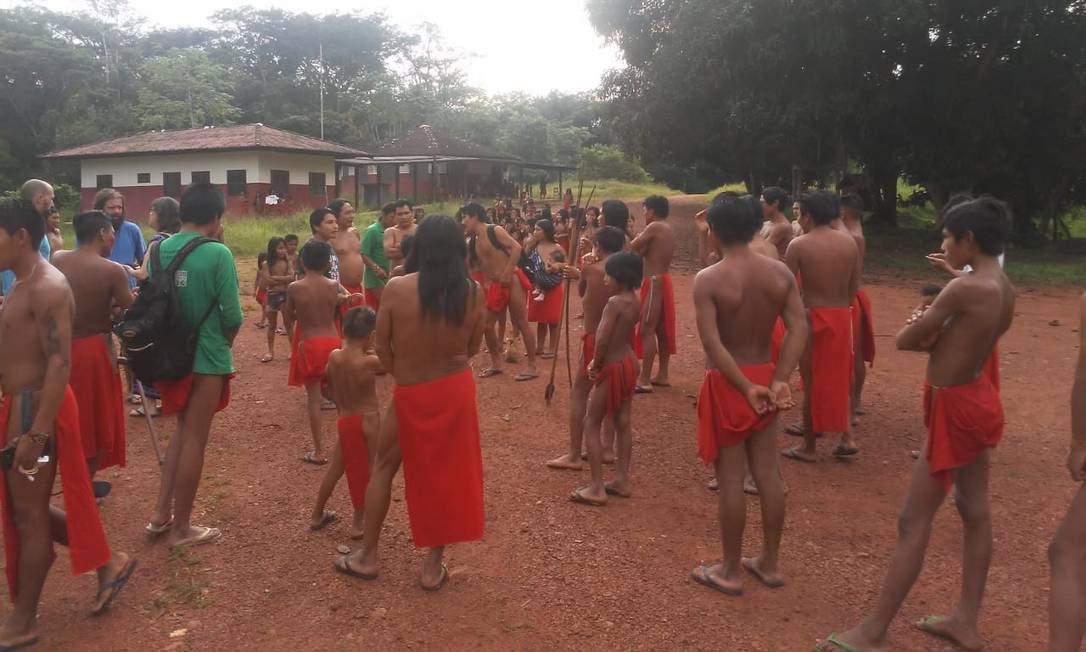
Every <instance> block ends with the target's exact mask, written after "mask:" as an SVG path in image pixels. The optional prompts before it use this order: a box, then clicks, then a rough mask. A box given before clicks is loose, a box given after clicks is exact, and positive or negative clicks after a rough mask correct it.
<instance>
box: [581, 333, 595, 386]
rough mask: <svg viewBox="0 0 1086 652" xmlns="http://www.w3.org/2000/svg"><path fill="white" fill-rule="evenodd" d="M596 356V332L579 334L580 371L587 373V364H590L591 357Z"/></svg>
mask: <svg viewBox="0 0 1086 652" xmlns="http://www.w3.org/2000/svg"><path fill="white" fill-rule="evenodd" d="M595 356H596V334H595V333H584V334H583V335H581V373H583V374H584V375H586V376H587V375H588V365H590V364H592V358H594V357H595Z"/></svg>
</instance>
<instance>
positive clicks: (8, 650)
mask: <svg viewBox="0 0 1086 652" xmlns="http://www.w3.org/2000/svg"><path fill="white" fill-rule="evenodd" d="M38 640H39V639H38V637H37V636H35V637H33V638H28V639H26V640H25V641H21V642H19V643H15V644H14V645H0V652H14V651H15V650H25V649H26V648H28V647H31V646H34V645H37V644H38Z"/></svg>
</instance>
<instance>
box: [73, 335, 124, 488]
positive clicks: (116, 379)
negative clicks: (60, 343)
mask: <svg viewBox="0 0 1086 652" xmlns="http://www.w3.org/2000/svg"><path fill="white" fill-rule="evenodd" d="M106 337H107V336H105V335H101V334H98V335H89V336H87V337H80V338H78V339H74V340H72V363H71V374H70V375H69V379H68V384H69V385H70V386H71V388H72V393H73V394H75V400H76V402H77V403H78V404H79V434H80V435H81V436H82V439H83V455H84V456H85V457H87V458H88V459H90V458H93V457H97V458H98V469H99V470H101V469H107V468H109V467H111V466H124V465H125V423H124V421H125V419H124V388H123V386H122V385H121V373H120V371H118V369H117V363H116V362H115V361H114V359H113V356H112V355H110V352H109V349H108V348H107V345H106Z"/></svg>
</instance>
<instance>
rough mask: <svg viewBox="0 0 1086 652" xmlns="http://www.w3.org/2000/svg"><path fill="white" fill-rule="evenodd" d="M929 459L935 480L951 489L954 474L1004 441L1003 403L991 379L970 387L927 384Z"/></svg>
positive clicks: (925, 390)
mask: <svg viewBox="0 0 1086 652" xmlns="http://www.w3.org/2000/svg"><path fill="white" fill-rule="evenodd" d="M924 425H925V426H927V427H928V445H927V451H926V456H927V460H928V467H929V468H930V470H931V475H932V477H934V478H936V479H938V480H939V481H940V482H942V483H943V487H944V488H946V489H949V488H950V485H951V484H953V478H952V477H951V472H952V471H953V470H954V469H959V468H961V467H963V466H966V465H967V464H969V463H970V462H972V461H973V460H975V459H976V458H977V456H978V455H980V454H981V453H982V452H983V451H984V450H985V449H987V448H993V447H994V446H995V445H996V444H998V443H999V440H1000V439H1002V438H1003V404H1002V403H1001V402H1000V400H999V392H998V391H997V390H996V388H995V386H993V385H992V381H991V380H990V379H989V378H988V376H986V375H984V374H981V376H980V377H979V378H977V379H976V380H974V381H973V382H971V383H969V384H967V385H957V386H955V387H938V388H936V387H932V386H931V385H930V384H929V383H927V382H925V383H924Z"/></svg>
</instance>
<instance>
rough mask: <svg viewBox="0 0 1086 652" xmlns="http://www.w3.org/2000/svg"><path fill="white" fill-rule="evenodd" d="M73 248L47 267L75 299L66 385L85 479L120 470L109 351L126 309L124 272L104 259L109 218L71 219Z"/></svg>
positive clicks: (118, 399)
mask: <svg viewBox="0 0 1086 652" xmlns="http://www.w3.org/2000/svg"><path fill="white" fill-rule="evenodd" d="M72 224H73V226H74V227H75V240H76V244H77V247H76V249H74V250H73V251H61V252H57V253H56V254H55V255H54V256H53V264H54V265H55V266H56V268H57V269H59V270H60V271H61V272H62V273H63V274H64V276H65V277H67V279H68V285H69V286H70V287H71V289H72V296H73V297H74V298H75V323H74V324H73V325H72V373H71V379H70V380H69V382H68V384H69V385H71V387H72V392H73V393H74V394H75V399H76V402H77V403H78V404H79V432H80V435H81V436H82V438H83V454H84V455H85V456H86V458H87V467H88V468H89V469H90V475H91V478H92V479H93V478H94V474H95V473H96V472H97V471H98V470H99V469H106V468H109V467H111V466H125V419H124V388H123V386H122V384H121V374H120V371H119V370H118V368H117V358H116V355H115V353H114V350H113V337H112V328H113V316H114V314H115V313H116V311H117V310H124V309H126V308H128V306H130V305H131V304H132V292H131V290H129V289H128V274H127V273H126V272H125V269H124V268H123V267H121V266H120V265H118V264H117V263H115V262H113V261H112V260H109V259H108V258H106V256H109V252H110V251H111V250H112V248H113V240H114V231H113V224H111V223H110V220H109V216H107V215H106V214H105V213H103V212H102V211H88V212H86V213H80V214H79V215H76V216H75V219H74V220H73V221H72Z"/></svg>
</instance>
